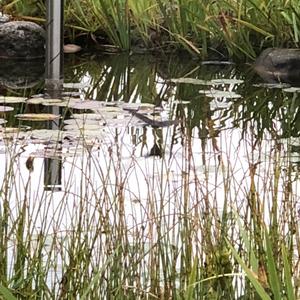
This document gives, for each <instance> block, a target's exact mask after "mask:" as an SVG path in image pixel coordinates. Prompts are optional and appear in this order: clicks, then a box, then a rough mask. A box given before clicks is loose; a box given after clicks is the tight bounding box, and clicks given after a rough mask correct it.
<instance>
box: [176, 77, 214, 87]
mask: <svg viewBox="0 0 300 300" xmlns="http://www.w3.org/2000/svg"><path fill="white" fill-rule="evenodd" d="M170 81H171V82H173V83H188V84H195V85H212V82H211V81H209V80H203V79H196V78H190V77H181V78H172V79H170Z"/></svg>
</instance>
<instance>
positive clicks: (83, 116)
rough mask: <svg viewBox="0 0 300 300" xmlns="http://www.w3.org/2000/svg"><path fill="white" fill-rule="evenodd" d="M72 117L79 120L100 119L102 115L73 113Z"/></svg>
mask: <svg viewBox="0 0 300 300" xmlns="http://www.w3.org/2000/svg"><path fill="white" fill-rule="evenodd" d="M73 118H74V119H79V120H102V117H101V116H100V115H99V114H93V113H90V114H84V113H83V114H73Z"/></svg>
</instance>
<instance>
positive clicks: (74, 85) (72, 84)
mask: <svg viewBox="0 0 300 300" xmlns="http://www.w3.org/2000/svg"><path fill="white" fill-rule="evenodd" d="M90 86H91V85H90V84H89V83H83V82H68V83H64V85H63V87H64V88H65V89H84V88H87V87H90Z"/></svg>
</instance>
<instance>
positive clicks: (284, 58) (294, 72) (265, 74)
mask: <svg viewBox="0 0 300 300" xmlns="http://www.w3.org/2000/svg"><path fill="white" fill-rule="evenodd" d="M254 69H255V71H256V72H257V73H258V74H259V75H260V76H261V77H262V78H263V79H264V80H265V81H266V82H270V83H276V82H282V83H290V84H296V85H298V84H300V49H281V48H269V49H266V50H264V51H263V52H262V53H261V54H260V55H259V57H258V58H257V59H256V61H255V63H254Z"/></svg>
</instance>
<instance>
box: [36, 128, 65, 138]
mask: <svg viewBox="0 0 300 300" xmlns="http://www.w3.org/2000/svg"><path fill="white" fill-rule="evenodd" d="M62 136H63V132H62V131H60V130H50V129H35V130H33V131H32V133H31V137H32V138H33V139H39V140H42V141H58V140H60V139H61V138H62Z"/></svg>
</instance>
